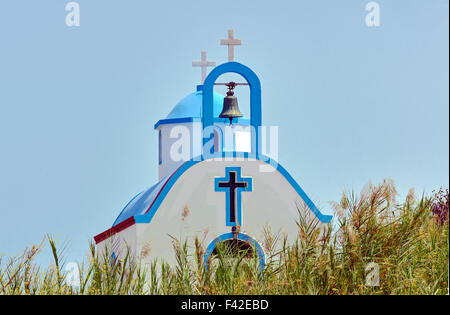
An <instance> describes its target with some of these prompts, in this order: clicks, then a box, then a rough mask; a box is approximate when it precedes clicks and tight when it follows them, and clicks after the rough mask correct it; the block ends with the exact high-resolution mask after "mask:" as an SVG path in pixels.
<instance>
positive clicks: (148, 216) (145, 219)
mask: <svg viewBox="0 0 450 315" xmlns="http://www.w3.org/2000/svg"><path fill="white" fill-rule="evenodd" d="M226 157H234V158H236V157H239V158H251V159H256V160H260V161H264V162H266V163H268V164H270V165H272V166H273V167H274V168H275V169H276V170H277V171H278V172H280V173H281V175H283V176H284V178H285V179H286V180H287V181H288V182H289V183H290V184H291V186H292V187H293V188H294V190H295V191H296V192H297V193H298V195H299V196H300V198H302V199H303V201H304V202H305V204H306V206H307V207H308V208H309V209H310V210H311V211H312V212H313V213H314V215H315V216H316V217H317V218H318V219H319V220H320V221H321V222H323V223H329V222H330V221H331V219H332V218H333V216H331V215H325V214H323V213H322V212H320V210H319V209H318V208H317V207H316V205H315V204H314V203H313V202H312V200H311V199H309V197H308V195H306V193H305V192H304V191H303V189H302V188H301V187H300V185H299V184H298V183H297V182H296V181H295V180H294V179H293V178H292V176H291V175H290V174H289V173H288V171H286V169H285V168H284V167H282V166H281V165H280V164H278V163H277V162H276V161H274V160H271V159H270V158H269V157H266V156H263V155H255V154H252V153H248V152H218V153H216V154H212V155H211V156H209V157H208V158H204V157H203V156H200V157H196V158H193V159H192V160H190V161H187V162H185V163H184V164H183V165H181V166H180V167H179V168H178V170H176V171H175V172H174V173H173V174H172V175H171V176H170V177H169V178H168V180H167V181H166V183H165V184H164V186H163V188H162V189H161V191H160V192H159V195H158V197H157V198H156V199H155V201H154V203H153V204H152V206H151V207H150V209H149V210H148V211H147V213H145V214H142V215H136V216H134V220H135V222H136V223H149V222H151V220H152V219H153V217H154V215H155V213H156V211H158V209H159V206H160V205H161V203H162V202H163V201H164V199H165V197H166V196H167V194H168V193H169V192H170V190H171V189H172V187H173V185H174V184H175V183H176V181H177V180H178V178H180V177H181V175H183V174H184V172H186V171H187V170H188V169H189V168H191V167H192V166H194V165H196V164H197V163H200V162H202V161H204V160H207V159H211V158H226Z"/></svg>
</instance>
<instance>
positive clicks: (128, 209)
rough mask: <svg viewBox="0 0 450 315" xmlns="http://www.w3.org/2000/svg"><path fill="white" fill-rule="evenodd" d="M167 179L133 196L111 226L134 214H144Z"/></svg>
mask: <svg viewBox="0 0 450 315" xmlns="http://www.w3.org/2000/svg"><path fill="white" fill-rule="evenodd" d="M167 179H168V178H167V177H165V178H163V179H162V180H161V181H160V182H158V183H157V184H155V185H153V186H152V187H150V188H148V189H147V190H144V191H142V192H140V193H139V194H137V195H136V196H134V198H133V199H131V201H130V202H129V203H128V204H127V205H126V206H125V208H123V210H122V212H121V213H120V214H119V216H118V217H117V219H116V221H114V224H113V226H116V225H118V224H119V223H122V222H123V221H125V220H127V219H129V218H131V217H134V216H135V215H139V214H145V213H146V212H147V210H148V209H150V207H151V205H152V204H153V202H154V201H155V199H156V197H158V195H159V192H160V191H161V188H162V187H164V184H165V183H166V182H167Z"/></svg>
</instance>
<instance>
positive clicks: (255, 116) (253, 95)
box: [202, 62, 262, 155]
mask: <svg viewBox="0 0 450 315" xmlns="http://www.w3.org/2000/svg"><path fill="white" fill-rule="evenodd" d="M225 73H237V74H240V75H241V76H242V77H243V78H244V79H245V80H246V81H247V83H248V85H249V87H250V125H251V126H252V128H251V129H252V130H251V137H252V150H251V153H253V154H255V155H259V154H260V152H259V150H260V148H261V145H260V141H261V139H260V137H259V129H260V127H261V124H262V112H261V82H260V81H259V78H258V76H257V75H256V73H254V72H253V71H252V70H251V69H250V68H249V67H247V66H244V65H243V64H241V63H239V62H227V63H224V64H221V65H219V66H217V67H215V68H214V69H213V70H212V71H211V72H210V73H209V75H208V76H207V77H206V79H205V81H204V83H203V103H202V125H203V130H205V129H206V128H208V127H210V126H213V125H214V111H213V104H214V97H213V92H214V84H215V82H216V80H217V78H218V77H219V76H221V75H222V74H225ZM204 136H205V135H204ZM211 137H212V136H211V135H210V136H208V137H204V138H203V148H205V144H206V143H208V142H209V141H210V140H211ZM202 152H203V149H202ZM210 153H211V152H209V154H210ZM203 154H208V153H207V152H203Z"/></svg>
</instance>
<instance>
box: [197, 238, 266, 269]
mask: <svg viewBox="0 0 450 315" xmlns="http://www.w3.org/2000/svg"><path fill="white" fill-rule="evenodd" d="M231 239H233V233H225V234H222V235H219V236H218V237H216V238H215V239H214V240H213V241H212V242H211V243H209V245H208V248H207V249H206V252H205V254H204V255H203V264H204V265H205V268H207V263H208V259H209V257H210V256H211V254H212V253H213V251H214V249H215V248H216V246H217V243H221V242H224V241H226V240H231ZM237 239H239V240H241V241H244V242H247V243H249V244H251V245H253V246H255V247H256V252H257V253H258V257H259V269H260V270H262V269H264V267H265V266H266V255H265V254H264V250H263V249H262V247H261V245H260V244H259V243H258V242H257V241H256V240H255V239H254V238H252V237H251V236H249V235H247V234H243V233H239V234H238V235H237Z"/></svg>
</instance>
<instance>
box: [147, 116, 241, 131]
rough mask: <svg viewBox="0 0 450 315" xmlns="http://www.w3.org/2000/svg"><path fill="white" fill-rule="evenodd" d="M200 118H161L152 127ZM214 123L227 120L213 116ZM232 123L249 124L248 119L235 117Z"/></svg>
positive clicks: (198, 120) (189, 121)
mask: <svg viewBox="0 0 450 315" xmlns="http://www.w3.org/2000/svg"><path fill="white" fill-rule="evenodd" d="M201 121H202V119H201V118H200V117H185V118H169V119H161V120H158V122H157V123H156V124H155V126H154V129H158V127H159V126H162V125H170V124H183V123H192V122H201ZM214 123H223V124H227V123H228V120H227V119H226V118H218V117H216V118H214ZM233 124H241V125H250V120H249V119H245V118H237V119H235V120H233Z"/></svg>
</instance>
